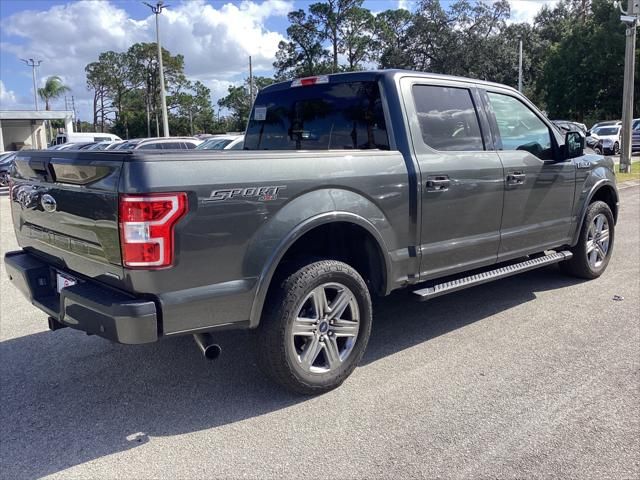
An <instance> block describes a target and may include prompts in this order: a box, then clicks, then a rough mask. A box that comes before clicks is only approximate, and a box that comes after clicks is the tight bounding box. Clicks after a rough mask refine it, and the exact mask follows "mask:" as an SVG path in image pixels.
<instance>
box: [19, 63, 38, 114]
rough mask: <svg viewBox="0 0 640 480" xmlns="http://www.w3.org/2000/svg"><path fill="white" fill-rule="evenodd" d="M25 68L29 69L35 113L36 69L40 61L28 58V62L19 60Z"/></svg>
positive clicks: (36, 95)
mask: <svg viewBox="0 0 640 480" xmlns="http://www.w3.org/2000/svg"><path fill="white" fill-rule="evenodd" d="M20 60H22V61H23V62H24V63H25V64H26V65H27V66H29V67H31V76H32V78H33V101H34V103H35V104H36V111H38V89H37V88H36V68H37V67H39V66H40V64H41V63H42V60H34V59H33V58H30V59H29V60H25V59H24V58H21V59H20Z"/></svg>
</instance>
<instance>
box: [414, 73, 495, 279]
mask: <svg viewBox="0 0 640 480" xmlns="http://www.w3.org/2000/svg"><path fill="white" fill-rule="evenodd" d="M473 90H474V87H473V85H470V84H468V83H463V82H460V83H456V82H447V81H436V80H429V81H428V82H427V81H425V80H424V79H422V80H419V79H403V84H402V91H403V96H404V98H405V108H406V111H407V115H408V117H409V118H408V120H409V125H410V130H411V136H412V139H413V145H414V150H415V155H416V158H417V161H418V164H419V167H420V176H421V185H420V195H421V197H420V198H421V204H420V211H421V221H422V224H421V237H420V247H419V251H420V253H421V265H420V280H427V279H429V278H435V277H440V276H445V275H449V274H453V273H456V272H459V271H464V270H468V269H470V268H475V267H480V266H484V265H490V264H492V263H495V261H496V258H497V254H498V248H499V245H500V223H501V219H502V206H503V199H504V193H503V190H504V182H503V168H502V163H501V161H500V158H499V156H498V154H497V153H496V152H495V151H488V150H487V149H486V147H487V142H488V139H489V136H488V133H489V132H488V128H487V127H486V122H485V120H484V113H483V112H481V114H480V116H479V115H478V112H477V109H476V104H477V99H476V97H475V96H474V93H473ZM483 126H485V128H484V129H483V128H482V127H483Z"/></svg>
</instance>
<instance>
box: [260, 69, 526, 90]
mask: <svg viewBox="0 0 640 480" xmlns="http://www.w3.org/2000/svg"><path fill="white" fill-rule="evenodd" d="M314 76H315V77H323V76H327V77H329V81H330V82H331V81H338V82H349V81H354V82H357V81H373V80H377V79H379V78H382V77H387V78H397V77H407V76H411V77H422V78H432V79H437V80H451V81H457V82H467V83H474V84H477V85H485V86H492V87H500V88H508V89H510V90H513V91H514V92H515V91H517V90H516V89H515V88H513V87H510V86H508V85H503V84H501V83H495V82H487V81H485V80H478V79H475V78H467V77H458V76H455V75H443V74H440V73H428V72H418V71H416V70H399V69H389V70H365V71H361V72H342V73H330V74H326V75H314ZM309 78H311V77H309ZM293 80H295V79H291V80H286V81H284V82H278V83H274V84H272V85H269V86H267V87H265V88H263V89H262V90H261V92H266V91H271V90H285V89H287V88H292V87H291V83H292V82H293ZM293 88H304V87H293Z"/></svg>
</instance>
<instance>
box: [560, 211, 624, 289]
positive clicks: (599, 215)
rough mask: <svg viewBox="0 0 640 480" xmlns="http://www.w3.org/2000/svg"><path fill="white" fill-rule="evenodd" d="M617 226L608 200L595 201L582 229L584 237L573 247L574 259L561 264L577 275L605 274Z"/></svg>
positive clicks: (563, 267) (589, 276)
mask: <svg viewBox="0 0 640 480" xmlns="http://www.w3.org/2000/svg"><path fill="white" fill-rule="evenodd" d="M614 235H615V225H614V220H613V213H611V209H610V208H609V205H607V204H606V203H605V202H601V201H597V202H593V203H592V204H591V205H589V208H587V213H586V215H585V218H584V222H583V224H582V229H581V230H580V238H579V239H578V243H577V244H576V246H575V247H573V248H572V249H571V252H572V253H573V257H572V258H571V260H567V261H565V262H561V263H560V268H561V269H562V271H563V272H565V273H568V274H569V275H573V276H575V277H580V278H587V279H593V278H598V277H599V276H600V275H602V274H603V273H604V271H605V269H606V268H607V265H608V264H609V259H610V258H611V253H612V252H613V240H614Z"/></svg>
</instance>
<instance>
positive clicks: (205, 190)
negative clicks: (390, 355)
mask: <svg viewBox="0 0 640 480" xmlns="http://www.w3.org/2000/svg"><path fill="white" fill-rule="evenodd" d="M254 187H255V188H256V189H258V188H260V187H279V188H278V191H277V196H274V198H269V199H266V200H265V199H264V198H263V199H260V198H258V197H257V196H252V195H248V196H243V195H240V194H237V195H234V196H227V198H224V199H221V198H220V197H224V196H225V195H224V194H223V195H220V194H219V192H220V191H229V190H231V191H233V190H240V189H247V188H254ZM120 191H121V192H124V193H141V192H153V191H186V192H189V214H188V215H187V217H186V218H185V219H183V221H181V222H180V224H179V225H178V226H177V228H176V262H175V265H174V266H173V267H172V268H170V269H167V270H157V271H136V270H126V271H125V278H124V281H125V283H126V284H127V286H128V288H129V289H131V290H133V291H136V292H140V293H150V294H153V295H155V296H157V298H159V300H160V302H161V303H162V304H163V305H162V307H163V308H162V310H163V314H164V319H163V331H164V334H172V333H180V332H182V331H185V330H195V329H203V330H205V329H207V328H210V327H214V326H220V325H225V324H227V323H237V322H244V321H247V322H248V321H249V319H250V317H251V309H252V305H253V303H254V298H255V297H256V292H257V287H258V284H259V280H260V279H261V278H262V277H263V276H264V275H265V274H266V273H267V270H268V267H269V265H271V264H272V262H273V261H274V259H277V258H278V256H279V252H280V251H281V250H282V249H283V248H286V245H287V242H288V240H290V239H291V236H292V234H293V235H294V236H295V232H296V231H300V232H301V231H302V230H303V229H304V228H305V226H310V224H309V222H308V220H309V219H313V218H314V217H318V218H320V217H322V218H323V221H330V220H331V219H332V215H326V214H328V213H333V214H335V215H334V216H335V217H337V216H339V215H341V214H343V213H348V214H349V215H352V216H354V217H357V218H359V219H361V221H362V222H364V223H366V224H368V225H370V226H371V228H372V229H373V230H374V231H375V232H377V234H378V238H379V241H380V242H381V243H382V244H383V248H384V250H386V251H385V252H383V254H384V255H386V256H387V257H388V258H389V259H390V260H389V263H390V264H392V265H393V267H390V271H392V273H391V276H392V278H393V281H399V282H401V281H403V278H406V275H407V273H406V270H405V271H403V262H404V260H405V257H406V251H407V248H406V247H407V246H408V245H409V244H410V241H409V225H410V216H409V186H408V175H407V168H406V164H405V160H404V157H403V156H402V154H401V153H399V152H383V151H353V152H350V151H336V152H331V151H329V152H326V151H324V152H299V151H298V152H238V153H234V152H231V151H229V152H204V153H202V152H185V153H180V154H178V155H174V154H168V153H165V154H160V155H156V154H149V153H147V154H144V155H140V157H139V158H137V159H136V161H132V162H128V163H127V167H126V168H125V169H124V171H123V175H122V177H121V188H120ZM216 192H218V193H216ZM212 194H213V195H212ZM354 221H355V220H354ZM305 222H306V223H305ZM254 315H255V313H254ZM253 321H254V324H255V321H256V319H255V318H254V319H253Z"/></svg>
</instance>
